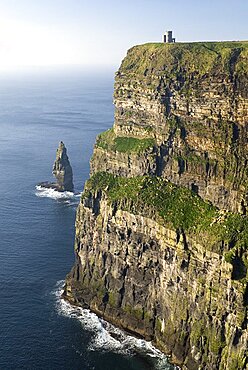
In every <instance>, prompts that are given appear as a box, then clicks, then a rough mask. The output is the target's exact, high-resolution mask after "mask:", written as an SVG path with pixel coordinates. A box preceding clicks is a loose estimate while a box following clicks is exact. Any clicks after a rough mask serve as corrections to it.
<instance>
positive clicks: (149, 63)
mask: <svg viewBox="0 0 248 370" xmlns="http://www.w3.org/2000/svg"><path fill="white" fill-rule="evenodd" d="M236 52H237V53H239V52H240V55H239V57H238V59H237V63H236V67H235V70H236V72H237V73H243V72H245V71H247V67H248V58H247V56H248V42H247V41H225V42H192V43H175V44H164V43H148V44H144V45H138V46H135V47H133V48H131V49H130V50H129V51H128V55H127V57H126V58H125V59H124V61H123V62H122V65H121V68H120V72H123V73H135V74H137V73H138V74H142V75H144V72H145V71H147V70H156V71H157V72H159V71H163V73H164V72H167V73H172V74H173V75H175V72H177V71H178V72H180V73H181V71H184V72H185V71H187V74H190V73H193V72H195V73H197V74H198V75H204V74H206V73H207V72H210V71H211V70H212V69H214V68H216V67H218V66H221V67H222V69H223V67H224V69H225V70H226V71H229V66H230V60H231V58H232V56H233V55H234V53H236Z"/></svg>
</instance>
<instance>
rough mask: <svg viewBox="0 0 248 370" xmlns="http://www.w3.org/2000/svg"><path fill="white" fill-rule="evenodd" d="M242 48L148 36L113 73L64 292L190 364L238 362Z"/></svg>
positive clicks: (244, 337)
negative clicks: (106, 122) (106, 121)
mask: <svg viewBox="0 0 248 370" xmlns="http://www.w3.org/2000/svg"><path fill="white" fill-rule="evenodd" d="M247 72H248V43H246V42H225V43H191V44H173V45H170V44H146V45H141V46H137V47H134V48H132V49H131V50H129V52H128V54H127V57H126V58H125V59H124V61H123V62H122V65H121V67H120V69H119V71H118V72H117V74H116V80H115V93H114V102H115V108H116V110H115V123H114V126H113V128H112V129H110V130H108V131H106V132H104V133H102V134H101V135H99V136H98V138H97V141H96V145H95V148H94V154H93V157H92V160H91V177H90V179H89V180H88V181H87V182H86V185H85V189H84V192H83V195H82V199H81V202H80V205H79V207H78V210H77V218H76V239H75V254H76V262H75V265H74V267H73V269H72V271H71V272H70V274H69V275H68V276H67V279H66V285H65V292H64V296H65V297H66V298H67V299H68V300H69V301H71V302H72V303H74V304H79V305H82V306H83V307H89V308H91V309H92V310H93V311H94V312H96V313H98V314H99V315H102V316H104V317H105V318H106V319H107V320H109V321H111V322H113V323H115V324H116V325H118V326H121V327H123V328H125V329H127V330H129V331H131V332H133V333H136V334H140V335H142V336H144V337H145V338H147V339H150V340H153V341H154V343H155V344H156V345H157V346H158V347H160V348H161V349H163V350H164V351H165V352H166V353H169V354H171V355H172V358H173V361H175V362H176V363H178V364H180V365H181V366H183V367H186V368H188V369H193V370H194V369H228V370H231V369H246V368H248V353H247V345H248V330H247V323H248V318H247V307H248V285H247V282H248V276H247V268H248V260H247V257H248V250H247V246H248V218H247V212H248V190H247V180H248V172H247V159H248V157H247V154H248V141H247V136H248V135H247V128H248V117H247V110H248V90H247V88H248V76H247Z"/></svg>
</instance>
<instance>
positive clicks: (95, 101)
mask: <svg viewBox="0 0 248 370" xmlns="http://www.w3.org/2000/svg"><path fill="white" fill-rule="evenodd" d="M113 76H114V73H113V71H109V70H107V71H101V72H99V71H98V72H92V71H91V72H89V71H80V70H74V71H69V70H67V71H60V72H56V73H55V72H53V71H46V72H42V73H38V72H37V71H34V72H33V73H31V72H28V73H23V74H21V73H19V74H15V75H7V76H3V75H2V76H0V179H1V180H0V220H1V222H0V370H9V369H13V370H16V369H30V370H33V369H35V370H36V369H37V370H39V369H46V370H48V369H51V370H57V369H58V370H93V369H94V370H153V369H173V367H172V366H171V365H169V364H168V362H167V359H166V357H165V356H163V355H162V354H161V353H160V352H159V351H156V350H155V349H154V348H153V347H152V346H151V344H149V343H147V342H145V341H142V340H137V339H135V338H132V337H130V336H128V335H126V334H124V333H122V332H121V331H120V330H117V329H115V328H113V327H112V326H111V325H109V324H107V323H105V322H104V321H102V320H101V319H99V318H97V317H96V316H95V315H94V314H92V313H90V312H89V311H85V310H80V309H76V308H73V307H72V306H70V305H69V304H68V303H66V302H64V301H62V300H61V299H60V293H61V289H62V287H63V281H64V278H65V276H66V274H67V273H68V272H69V271H70V269H71V267H72V265H73V262H74V254H73V241H74V222H75V212H76V207H77V204H78V201H79V197H77V196H72V195H70V194H69V195H68V197H65V198H61V197H59V196H58V194H55V193H51V192H50V193H45V192H42V191H39V190H37V189H36V184H37V183H39V182H40V181H46V180H48V181H49V180H52V175H51V169H52V165H53V161H54V159H55V152H56V148H57V146H58V143H59V141H60V140H63V141H64V143H65V145H66V147H67V149H68V155H69V158H70V162H71V165H72V167H73V172H74V184H75V188H76V191H78V192H80V191H81V190H82V189H83V185H84V182H85V180H86V179H87V177H88V174H89V159H90V157H91V155H92V150H93V144H94V141H95V137H96V135H97V134H98V133H99V132H101V131H103V130H106V129H108V128H109V127H111V126H112V124H113V104H112V93H113Z"/></svg>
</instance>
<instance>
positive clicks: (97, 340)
mask: <svg viewBox="0 0 248 370" xmlns="http://www.w3.org/2000/svg"><path fill="white" fill-rule="evenodd" d="M63 286H64V281H59V282H58V283H57V285H56V289H55V291H54V292H53V294H54V295H55V296H56V308H57V312H58V313H59V314H60V315H63V316H67V317H70V318H74V319H77V320H79V321H80V323H81V325H82V326H83V328H84V329H85V330H88V331H90V332H92V339H91V341H90V343H89V345H88V350H90V351H111V352H115V353H118V354H122V355H129V356H132V355H135V354H141V355H147V356H150V357H153V358H154V360H155V363H156V365H155V368H156V369H158V370H162V369H163V370H166V369H171V365H168V359H167V357H166V356H165V355H164V354H163V353H162V352H160V351H159V350H158V349H157V348H155V347H154V346H153V345H152V343H151V342H147V341H145V340H144V339H137V338H135V337H132V336H130V335H128V334H126V333H124V332H123V331H122V330H120V329H118V328H116V327H114V326H113V325H111V324H109V323H108V322H106V321H105V320H103V319H101V318H99V317H98V316H97V315H96V314H94V313H92V312H91V311H90V310H87V309H83V308H80V307H76V306H72V305H71V304H70V303H69V302H67V301H65V300H64V299H63V298H61V294H62V292H63ZM174 369H175V370H176V369H179V368H178V367H176V366H175V367H174Z"/></svg>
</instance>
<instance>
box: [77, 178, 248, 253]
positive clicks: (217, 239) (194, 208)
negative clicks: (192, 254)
mask: <svg viewBox="0 0 248 370" xmlns="http://www.w3.org/2000/svg"><path fill="white" fill-rule="evenodd" d="M99 190H101V191H102V192H103V193H105V194H106V195H107V197H108V199H109V201H110V202H113V203H115V204H118V207H119V208H120V209H124V210H127V211H130V212H132V213H137V214H144V215H145V216H147V217H152V218H155V219H156V220H157V221H158V222H159V223H160V222H161V223H162V224H164V225H168V226H169V227H171V228H172V229H176V230H180V229H181V230H184V231H185V232H187V234H188V235H191V236H192V237H193V236H197V240H201V242H202V243H203V244H205V246H206V247H207V249H210V250H215V251H216V252H217V253H222V248H223V245H222V244H223V242H224V243H225V245H226V250H228V249H229V248H230V249H231V253H234V254H235V253H236V252H235V251H236V250H237V248H238V249H240V248H242V249H243V250H246V249H247V246H248V218H247V217H243V216H241V215H239V214H233V213H230V212H223V211H220V210H219V209H218V208H216V207H214V206H213V205H212V204H211V203H209V202H205V201H204V200H202V199H201V198H200V197H199V196H197V195H196V194H195V193H194V192H192V191H190V190H189V189H186V188H184V187H178V186H176V185H174V184H172V183H170V182H168V181H167V180H164V179H162V178H160V177H149V176H139V177H132V178H125V177H118V176H114V175H111V174H108V173H105V172H100V173H96V174H95V175H93V176H92V177H91V178H90V179H89V180H88V181H87V182H86V185H85V190H84V193H83V195H82V198H83V199H84V198H88V197H90V196H92V195H94V194H95V192H96V191H99ZM148 211H149V212H148ZM151 215H153V216H151ZM231 257H232V254H231Z"/></svg>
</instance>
